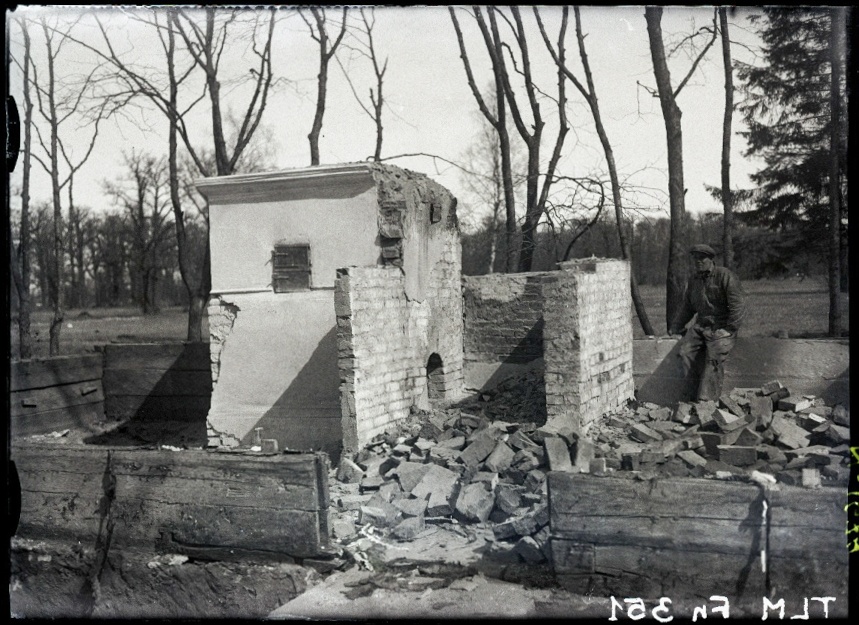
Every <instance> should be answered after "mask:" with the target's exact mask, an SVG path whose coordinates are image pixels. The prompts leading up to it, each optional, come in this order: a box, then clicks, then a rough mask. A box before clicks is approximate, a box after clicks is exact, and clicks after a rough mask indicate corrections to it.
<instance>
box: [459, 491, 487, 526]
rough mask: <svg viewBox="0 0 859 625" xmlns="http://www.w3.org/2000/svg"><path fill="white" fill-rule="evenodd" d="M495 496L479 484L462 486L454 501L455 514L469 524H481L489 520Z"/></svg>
mask: <svg viewBox="0 0 859 625" xmlns="http://www.w3.org/2000/svg"><path fill="white" fill-rule="evenodd" d="M494 505H495V496H494V495H493V493H492V491H491V490H489V489H488V488H487V485H486V484H483V483H481V482H472V483H471V484H467V485H466V486H464V487H463V488H462V489H461V490H460V492H459V497H457V499H456V507H455V514H456V516H458V517H459V518H460V519H461V520H463V521H466V522H469V523H483V522H485V521H486V520H487V519H488V518H489V513H490V512H492V507H493V506H494Z"/></svg>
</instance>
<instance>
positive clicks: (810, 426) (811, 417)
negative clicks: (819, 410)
mask: <svg viewBox="0 0 859 625" xmlns="http://www.w3.org/2000/svg"><path fill="white" fill-rule="evenodd" d="M797 421H799V425H800V427H802V428H804V429H806V430H808V431H809V432H810V431H812V430H814V428H816V427H820V426H821V425H826V424H828V423H829V420H828V419H825V418H824V417H821V416H820V415H816V414H814V413H813V412H808V413H803V414H798V415H797Z"/></svg>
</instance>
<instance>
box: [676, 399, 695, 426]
mask: <svg viewBox="0 0 859 625" xmlns="http://www.w3.org/2000/svg"><path fill="white" fill-rule="evenodd" d="M671 418H672V420H673V421H676V422H677V423H682V424H684V425H689V424H691V423H693V421H694V418H695V417H694V415H693V414H692V404H689V403H686V402H683V401H681V402H680V403H678V404H677V410H675V411H674V415H672V417H671Z"/></svg>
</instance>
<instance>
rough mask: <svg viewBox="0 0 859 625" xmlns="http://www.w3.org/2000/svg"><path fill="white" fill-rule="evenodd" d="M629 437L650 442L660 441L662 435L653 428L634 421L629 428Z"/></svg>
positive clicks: (642, 441)
mask: <svg viewBox="0 0 859 625" xmlns="http://www.w3.org/2000/svg"><path fill="white" fill-rule="evenodd" d="M630 430H631V431H630V434H629V435H630V437H631V438H632V439H634V440H637V441H639V442H641V443H651V442H653V441H661V440H662V435H661V434H659V433H658V432H656V431H655V430H652V429H650V428H649V427H647V426H646V425H644V424H643V423H636V424H635V425H633V426H632V428H631V429H630Z"/></svg>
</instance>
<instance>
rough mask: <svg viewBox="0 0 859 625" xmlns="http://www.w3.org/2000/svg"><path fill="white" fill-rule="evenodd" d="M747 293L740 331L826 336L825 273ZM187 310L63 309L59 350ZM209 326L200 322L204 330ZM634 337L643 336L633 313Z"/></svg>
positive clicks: (45, 317)
mask: <svg viewBox="0 0 859 625" xmlns="http://www.w3.org/2000/svg"><path fill="white" fill-rule="evenodd" d="M744 288H745V290H746V294H747V298H748V318H747V319H746V322H745V325H744V327H743V329H742V335H743V336H773V335H775V334H777V333H778V332H779V331H785V332H787V334H788V336H791V337H795V338H803V337H805V338H818V337H821V338H822V337H824V336H826V331H827V327H828V311H829V294H828V291H827V289H826V281H825V278H806V279H805V280H802V281H799V280H798V279H789V280H757V281H750V282H745V283H744ZM641 295H642V298H643V299H644V304H645V306H646V307H647V311H648V314H649V316H650V322H651V324H652V325H653V328H654V330H655V332H656V333H657V335H664V334H665V288H664V287H657V286H651V285H643V286H642V287H641ZM849 312H850V300H849V296H848V294H846V293H844V294H842V326H843V327H844V332H845V335H847V332H848V322H849ZM50 321H51V311H50V310H37V311H36V312H35V313H34V315H33V319H32V329H33V356H34V357H37V358H41V357H45V356H47V355H48V329H49V326H50ZM187 323H188V321H187V314H186V312H185V310H183V309H181V308H168V309H164V310H163V311H162V312H161V313H159V314H157V315H146V316H144V315H142V314H141V313H140V311H139V310H137V309H134V308H93V309H89V310H68V311H66V318H65V323H64V326H63V330H62V334H61V339H60V340H61V349H62V353H63V354H82V353H86V352H92V351H94V346H95V345H98V344H104V343H110V342H114V341H119V342H174V341H182V340H184V338H185V336H186V332H187ZM10 330H11V336H10V339H11V348H12V351H11V353H12V354H13V355H14V356H13V357H16V355H17V354H18V326H17V322H16V321H15V319H13V320H12V325H11V328H10ZM207 333H208V330H206V329H205V328H204V334H207ZM633 333H634V336H635V337H636V338H640V337H642V336H644V334H643V332H642V331H641V326H640V324H639V323H638V320H637V319H633Z"/></svg>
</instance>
